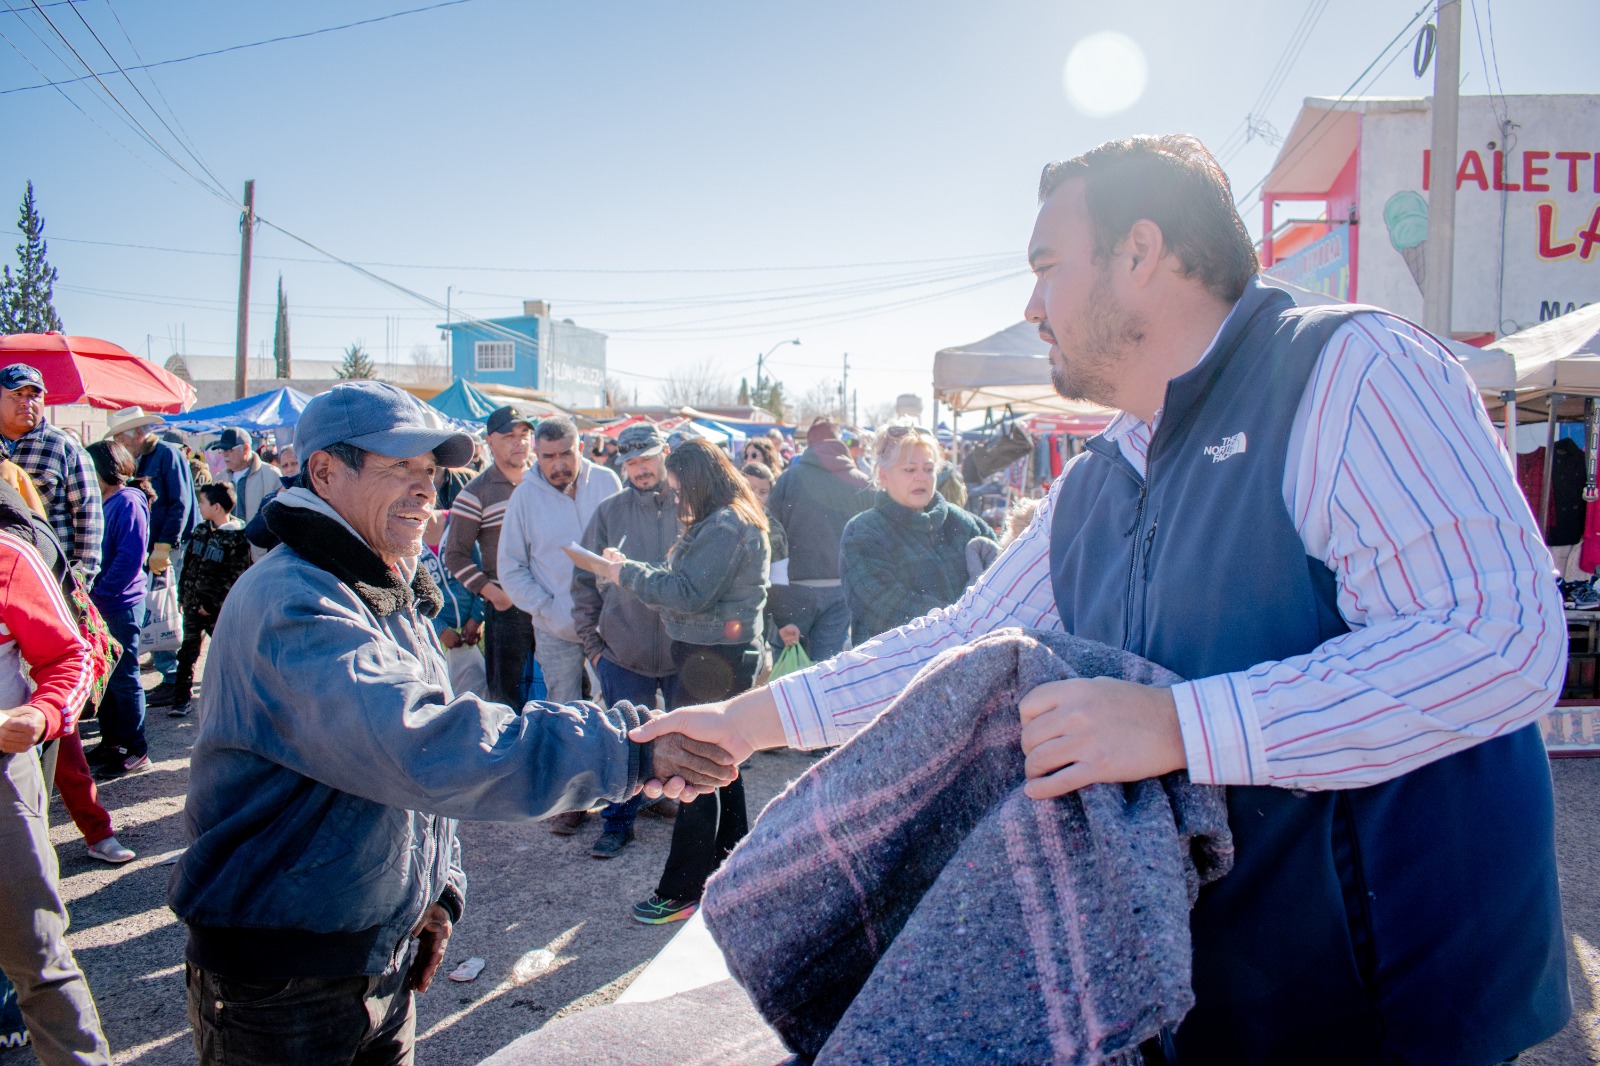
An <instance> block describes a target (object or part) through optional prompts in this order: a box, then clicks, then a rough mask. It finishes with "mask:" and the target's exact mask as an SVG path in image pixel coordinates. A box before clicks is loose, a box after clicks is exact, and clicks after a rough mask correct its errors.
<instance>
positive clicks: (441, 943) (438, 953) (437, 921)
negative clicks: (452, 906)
mask: <svg viewBox="0 0 1600 1066" xmlns="http://www.w3.org/2000/svg"><path fill="white" fill-rule="evenodd" d="M453 928H454V927H453V926H452V925H451V923H450V912H449V911H447V910H445V909H444V907H442V906H440V905H439V904H437V903H435V904H434V905H433V906H431V907H429V908H428V909H427V910H426V911H425V912H424V913H423V915H422V922H421V924H420V925H418V926H417V928H416V931H415V932H413V933H412V934H411V935H412V936H414V937H416V938H417V957H416V958H415V959H413V960H412V961H411V970H410V972H408V973H407V974H406V986H407V987H408V988H410V989H411V990H412V991H414V992H426V991H427V990H428V986H429V985H430V984H432V983H433V975H434V973H436V972H437V971H438V969H439V964H440V963H441V962H443V961H444V949H445V948H446V947H447V946H449V944H450V933H451V931H452V929H453Z"/></svg>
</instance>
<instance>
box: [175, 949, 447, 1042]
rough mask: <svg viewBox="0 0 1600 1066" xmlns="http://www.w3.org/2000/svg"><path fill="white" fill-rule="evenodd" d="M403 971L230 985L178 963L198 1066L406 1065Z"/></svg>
mask: <svg viewBox="0 0 1600 1066" xmlns="http://www.w3.org/2000/svg"><path fill="white" fill-rule="evenodd" d="M409 959H410V955H409V954H408V955H407V960H408V964H409ZM407 969H408V966H401V967H400V968H399V969H398V970H397V971H395V972H394V973H391V974H385V975H383V976H381V977H334V978H325V977H296V978H293V979H290V980H263V981H236V980H232V979H230V978H227V977H220V976H218V975H217V974H214V973H211V972H209V971H207V970H202V969H199V968H198V967H195V966H192V965H189V964H185V965H184V973H185V975H186V980H187V983H188V986H189V1025H190V1027H191V1028H192V1029H193V1030H194V1049H195V1052H196V1054H198V1055H199V1057H200V1062H201V1066H222V1064H223V1063H226V1064H227V1066H282V1064H284V1063H294V1066H411V1063H412V1062H414V1061H415V1057H416V1054H415V1043H416V1032H417V1011H416V1000H415V998H414V997H413V996H412V994H411V989H410V988H408V987H407V986H406V976H407Z"/></svg>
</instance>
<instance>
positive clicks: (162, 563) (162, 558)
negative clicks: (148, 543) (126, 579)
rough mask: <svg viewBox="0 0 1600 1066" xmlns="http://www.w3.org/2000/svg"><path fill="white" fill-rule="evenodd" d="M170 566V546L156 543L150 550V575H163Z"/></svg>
mask: <svg viewBox="0 0 1600 1066" xmlns="http://www.w3.org/2000/svg"><path fill="white" fill-rule="evenodd" d="M171 564H172V545H170V544H163V543H161V542H160V541H157V542H156V543H155V545H154V546H152V547H151V549H150V573H151V574H152V575H155V574H161V573H164V572H165V571H166V569H167V567H168V566H170V565H171Z"/></svg>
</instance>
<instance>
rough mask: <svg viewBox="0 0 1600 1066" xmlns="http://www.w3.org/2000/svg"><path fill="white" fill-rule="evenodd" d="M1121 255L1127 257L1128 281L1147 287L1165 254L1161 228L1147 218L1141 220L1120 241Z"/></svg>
mask: <svg viewBox="0 0 1600 1066" xmlns="http://www.w3.org/2000/svg"><path fill="white" fill-rule="evenodd" d="M1121 250H1122V251H1123V253H1124V254H1125V255H1126V256H1127V262H1128V274H1129V279H1128V280H1130V281H1132V282H1133V283H1134V284H1135V285H1140V286H1143V285H1147V284H1149V283H1150V280H1151V279H1152V278H1154V277H1155V275H1156V267H1157V265H1158V264H1159V263H1160V261H1161V259H1162V257H1163V256H1165V255H1166V252H1167V244H1166V237H1165V235H1163V234H1162V232H1161V227H1160V226H1158V225H1156V224H1155V223H1154V222H1151V221H1150V220H1149V219H1148V218H1141V219H1139V220H1138V221H1136V222H1135V223H1134V224H1133V225H1132V226H1131V227H1129V229H1128V235H1127V236H1126V237H1124V238H1123V239H1122V249H1121Z"/></svg>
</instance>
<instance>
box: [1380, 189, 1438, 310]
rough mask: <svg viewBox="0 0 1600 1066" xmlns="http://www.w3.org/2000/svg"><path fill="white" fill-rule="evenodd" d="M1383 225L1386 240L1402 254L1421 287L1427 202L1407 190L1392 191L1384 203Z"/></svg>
mask: <svg viewBox="0 0 1600 1066" xmlns="http://www.w3.org/2000/svg"><path fill="white" fill-rule="evenodd" d="M1383 224H1384V225H1385V226H1387V227H1388V228H1389V243H1390V244H1392V245H1394V250H1395V251H1397V252H1399V253H1400V254H1401V255H1402V256H1404V257H1405V260H1406V266H1408V267H1410V268H1411V276H1412V278H1414V279H1415V280H1416V282H1417V288H1418V290H1421V288H1422V284H1423V280H1424V279H1425V278H1426V277H1427V276H1428V268H1427V262H1426V260H1427V255H1428V201H1426V200H1424V199H1423V198H1422V194H1421V193H1416V192H1412V191H1411V190H1409V189H1407V190H1405V191H1404V192H1397V193H1395V194H1394V195H1393V196H1391V197H1389V202H1388V203H1386V204H1384V205H1383Z"/></svg>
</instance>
